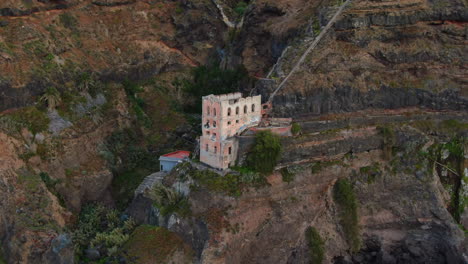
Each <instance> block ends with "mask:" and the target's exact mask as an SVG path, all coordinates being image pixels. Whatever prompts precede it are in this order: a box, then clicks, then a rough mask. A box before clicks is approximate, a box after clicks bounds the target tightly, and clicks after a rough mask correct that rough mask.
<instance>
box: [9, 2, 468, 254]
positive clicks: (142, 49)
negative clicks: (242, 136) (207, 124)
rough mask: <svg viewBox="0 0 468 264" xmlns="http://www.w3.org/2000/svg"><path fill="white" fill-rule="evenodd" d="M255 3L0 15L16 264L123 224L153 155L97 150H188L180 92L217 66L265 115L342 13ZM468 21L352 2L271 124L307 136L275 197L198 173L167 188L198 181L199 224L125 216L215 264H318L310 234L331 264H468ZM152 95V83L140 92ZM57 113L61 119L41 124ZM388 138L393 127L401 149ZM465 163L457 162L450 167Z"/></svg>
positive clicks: (37, 9) (64, 5) (147, 207)
mask: <svg viewBox="0 0 468 264" xmlns="http://www.w3.org/2000/svg"><path fill="white" fill-rule="evenodd" d="M247 2H248V1H246V2H245V3H246V4H245V5H243V4H241V5H239V3H238V2H237V1H230V0H224V1H221V0H219V1H215V0H213V1H202V0H200V1H198V0H195V1H149V0H143V1H132V0H130V1H127V0H102V1H96V0H70V1H47V0H37V1H36V0H21V1H20V0H7V1H2V2H1V3H0V112H1V113H2V114H1V115H0V226H1V228H0V242H1V243H0V244H1V246H2V248H3V258H5V259H6V261H7V263H73V262H74V258H73V255H74V254H75V253H76V252H73V243H72V240H71V237H70V233H69V229H68V228H70V227H72V226H73V224H74V223H76V217H77V213H78V212H79V211H80V209H81V207H82V205H83V204H85V203H87V202H93V201H99V202H102V203H105V204H107V205H109V206H114V205H115V204H114V202H115V200H114V199H113V198H115V197H113V195H114V196H115V193H111V192H112V191H115V190H114V189H113V186H111V185H112V183H111V182H114V181H115V177H116V173H115V170H116V167H119V166H122V165H125V164H123V163H126V162H128V163H132V162H133V163H135V159H141V156H139V155H140V154H141V153H139V152H138V151H136V150H138V149H139V148H141V146H140V145H142V144H143V143H141V142H138V143H135V142H132V144H134V145H132V146H131V147H130V148H125V147H124V146H123V145H124V143H123V142H121V141H118V140H120V139H121V138H119V137H116V138H117V141H115V142H112V143H115V149H118V150H119V151H120V152H127V151H128V152H129V153H130V154H134V155H133V156H131V157H130V158H128V159H123V158H122V156H123V155H114V156H112V157H111V159H109V157H108V156H109V155H108V154H109V153H108V152H106V149H104V148H103V146H105V145H106V144H108V141H107V140H108V138H109V136H110V135H113V134H114V133H115V131H118V130H120V129H123V128H128V127H131V128H136V127H138V129H140V130H141V131H140V132H141V135H144V136H146V137H145V138H144V140H146V141H148V142H151V143H150V148H149V150H146V153H152V155H156V154H155V153H158V151H161V150H170V149H173V148H175V147H178V146H181V145H183V144H181V143H180V142H186V141H187V142H189V145H190V144H191V143H192V142H193V141H194V137H195V136H194V135H195V134H196V132H194V131H195V130H193V129H192V128H191V127H190V125H187V123H185V124H184V122H183V121H181V119H183V118H181V117H180V114H178V113H174V110H173V109H172V105H173V104H174V102H176V103H178V104H179V107H180V105H181V104H183V103H184V102H185V101H184V100H185V99H186V98H184V95H183V93H182V91H181V90H180V87H173V86H177V85H174V82H173V81H174V80H177V79H180V78H181V76H182V77H183V76H186V74H187V72H188V71H189V70H190V69H191V68H192V67H194V66H197V65H203V64H206V63H207V62H209V61H211V60H219V61H221V66H222V67H227V68H230V67H234V66H236V65H243V66H245V67H246V69H247V70H248V72H249V73H250V75H252V76H256V77H268V78H270V80H262V79H260V80H259V82H258V85H257V89H256V91H254V92H258V93H261V94H262V95H264V98H267V97H268V96H269V95H270V94H271V92H272V91H273V90H274V89H275V88H276V87H277V85H278V83H279V82H280V81H281V80H283V78H284V77H285V76H286V75H287V74H288V73H289V71H290V70H291V69H292V67H293V65H294V63H295V62H296V61H297V59H298V58H299V57H300V56H301V54H303V52H304V51H305V50H306V49H307V47H308V46H309V45H310V44H311V43H312V42H313V41H314V39H315V38H316V37H317V36H318V35H319V33H320V32H321V30H323V28H324V26H325V25H326V24H327V23H328V21H329V20H330V18H331V17H332V15H333V14H334V12H335V11H336V10H337V8H338V6H339V5H340V4H341V3H342V1H316V0H286V1H272V0H258V1H253V2H251V3H247ZM247 4H248V6H247ZM243 6H247V7H246V8H242V7H243ZM466 7H467V6H466V1H462V0H454V1H439V0H405V1H393V0H383V1H365V0H359V1H358V0H356V1H352V2H351V5H350V6H348V7H347V8H346V9H345V11H344V13H343V14H342V15H341V16H339V17H338V20H337V22H336V24H334V26H333V27H332V28H331V30H330V31H329V32H328V33H327V34H326V35H325V36H324V38H323V39H322V40H321V41H320V42H319V44H318V46H317V47H316V48H315V49H314V50H313V52H311V53H310V54H309V56H307V58H306V60H305V62H304V63H303V64H302V65H301V66H300V67H299V70H298V71H297V72H295V73H294V74H293V75H292V76H291V78H290V79H289V81H288V82H287V83H286V84H285V86H284V87H283V88H282V89H281V90H279V91H278V94H277V95H276V96H275V98H274V100H273V105H274V108H273V113H272V114H273V115H277V116H282V117H284V116H289V117H293V118H294V120H295V122H298V123H300V125H301V127H302V134H301V135H298V136H296V137H292V138H286V139H283V141H282V143H283V153H282V156H281V160H280V163H279V164H278V168H277V171H275V172H274V173H273V174H272V175H270V176H268V177H267V179H268V185H267V186H250V185H249V186H250V187H247V186H241V188H240V189H241V190H242V193H241V194H240V193H238V192H237V191H238V190H233V189H229V188H228V189H229V190H228V192H225V191H224V190H223V188H226V186H221V187H220V186H218V185H216V184H217V183H216V181H214V182H215V183H213V182H210V181H208V183H207V180H206V179H205V178H203V177H201V176H200V175H198V177H199V178H198V179H190V177H192V176H193V175H192V174H193V173H195V172H196V171H199V169H200V168H198V169H196V168H191V170H190V172H191V173H192V174H190V173H188V172H187V171H178V172H177V173H178V174H174V175H169V176H168V177H167V179H166V180H165V181H164V183H165V184H166V185H168V186H173V187H177V185H174V183H180V178H178V177H179V176H183V177H182V178H184V177H185V176H187V177H188V179H189V180H186V182H185V183H182V186H183V187H184V188H183V190H184V192H188V191H189V190H190V189H191V191H190V195H189V201H190V204H191V208H192V215H191V216H189V217H185V218H183V217H180V216H179V215H177V214H170V215H165V216H163V215H162V214H161V212H160V211H159V209H158V208H156V207H155V206H154V201H153V200H152V199H151V197H148V196H147V195H140V196H137V197H136V199H135V200H134V202H133V204H132V205H131V206H130V207H129V208H128V209H127V212H128V214H130V215H131V216H133V217H134V218H135V219H136V220H137V221H138V223H146V224H152V225H160V226H164V227H167V228H168V229H170V230H171V231H173V232H175V233H177V234H178V235H179V236H180V237H181V238H182V239H183V240H184V242H185V243H186V244H188V245H191V247H192V249H193V251H194V252H195V261H198V262H203V263H307V262H309V260H310V258H311V254H310V249H309V244H308V242H307V239H306V236H305V230H306V229H307V228H308V227H309V226H313V227H315V228H316V229H317V230H318V233H319V234H320V236H321V237H322V238H323V239H324V240H325V245H324V252H325V262H326V263H375V262H384V263H463V262H464V261H465V262H466V259H464V256H463V252H464V249H463V239H464V234H463V232H462V231H461V230H460V228H459V227H457V225H456V224H457V223H461V224H463V223H465V228H467V226H466V223H467V219H468V213H467V212H468V211H467V210H464V209H465V207H466V204H467V203H466V201H468V198H467V197H466V194H467V192H468V191H467V190H468V188H467V186H466V166H467V162H466V153H467V151H466V142H465V141H463V142H461V143H460V142H459V141H454V138H457V137H456V136H458V138H462V139H463V138H466V121H467V117H466V111H467V108H468V101H467V99H466V97H467V95H468V91H467V85H466V84H467V80H466V66H465V63H464V58H465V57H467V50H466V47H465V46H466V39H467V36H466V34H467V30H466V29H467V26H466V21H467V20H468V15H467V11H466V10H467V8H466ZM221 11H222V12H221ZM223 14H224V15H225V16H223ZM127 80H128V82H127ZM141 80H149V81H148V82H147V83H145V85H143V86H142V87H135V86H134V85H132V83H131V81H141ZM121 83H124V85H123V86H122V85H121ZM51 87H54V89H55V90H54V89H51ZM57 92H58V93H59V94H60V95H61V96H62V97H61V99H57V97H56V94H57ZM174 98H175V99H174ZM54 100H55V101H56V100H61V102H60V107H55V108H56V109H55V110H54V107H50V108H51V109H46V106H50V105H51V104H52V103H53V102H54ZM410 106H411V107H414V109H410V110H408V109H401V108H406V107H410ZM143 108H144V110H145V111H142V109H143ZM416 108H418V109H416ZM421 108H423V109H426V110H427V109H431V111H425V110H421ZM375 109H383V111H376V110H375ZM388 109H393V110H391V111H389V110H388ZM361 110H364V111H361ZM433 110H436V111H433ZM178 111H179V110H178ZM344 113H346V114H344ZM311 114H312V115H313V116H315V117H314V118H312V117H311ZM325 114H329V115H325ZM427 120H434V121H436V122H435V123H433V122H429V121H427ZM453 120H457V121H458V122H454V121H453ZM149 123H151V125H152V127H150V125H148V124H149ZM181 124H184V125H183V126H181ZM392 124H393V125H392ZM187 126H188V128H187ZM386 126H390V127H391V126H394V127H393V128H391V131H393V132H392V133H391V134H392V136H391V138H389V135H388V132H389V131H390V130H386V128H385V127H386ZM382 129H383V130H382ZM386 133H387V134H386ZM138 136H140V134H139V135H138ZM139 144H140V145H139ZM184 144H187V143H184ZM463 144H464V145H463ZM184 146H187V145H184ZM460 146H462V147H461V148H462V149H463V148H464V151H462V152H461V153H464V154H463V158H461V157H460V156H457V155H458V154H457V155H455V154H450V153H451V152H450V151H455V152H456V153H460V152H459V149H460ZM107 147H109V146H107ZM145 147H146V146H145ZM457 151H458V152H457ZM455 152H454V153H455ZM112 154H115V153H112ZM106 155H107V156H106ZM454 155H455V156H454ZM106 157H107V158H106ZM111 160H112V161H111ZM135 164H136V165H135ZM135 164H133V165H134V167H137V168H133V169H135V170H138V169H141V168H139V166H140V164H139V163H135ZM194 166H195V165H194ZM286 172H287V174H286V176H288V177H293V180H292V181H290V182H288V183H287V182H285V181H283V177H284V176H285V175H283V174H284V173H286ZM130 176H131V177H134V175H133V174H130ZM127 177H128V175H127ZM200 177H201V178H200ZM200 179H202V180H200ZM228 179H229V178H228ZM339 179H347V180H348V181H349V182H350V183H351V184H352V186H353V190H354V194H355V196H356V198H357V203H358V209H357V215H358V216H359V223H358V227H359V237H358V238H357V239H358V240H360V241H361V246H360V247H359V250H355V251H352V250H350V249H351V248H352V245H350V242H349V239H348V237H347V235H346V232H345V229H346V228H345V227H344V226H343V224H342V222H341V221H340V220H339V219H340V213H341V211H340V210H341V209H340V206H339V205H338V204H337V203H336V201H335V199H334V197H333V196H334V185H335V183H336V182H337V181H338V180H339ZM203 180H204V182H203ZM288 181H289V180H288ZM118 183H119V184H120V185H121V186H120V187H122V186H123V185H125V186H126V185H129V183H128V182H125V181H123V182H118ZM231 184H235V183H232V182H231V183H229V184H227V186H228V187H229V186H231ZM190 185H193V186H192V187H194V188H190ZM236 186H237V185H236ZM114 187H115V186H114ZM179 187H180V185H179ZM255 187H256V188H255ZM115 189H118V188H115ZM228 194H230V195H228ZM130 196H131V195H130ZM463 211H464V212H463ZM465 250H466V245H465ZM465 254H466V252H465ZM0 262H2V251H1V250H0Z"/></svg>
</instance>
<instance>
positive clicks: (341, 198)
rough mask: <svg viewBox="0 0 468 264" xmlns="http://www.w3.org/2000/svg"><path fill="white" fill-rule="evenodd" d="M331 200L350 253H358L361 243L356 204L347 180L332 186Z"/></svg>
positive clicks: (340, 180)
mask: <svg viewBox="0 0 468 264" xmlns="http://www.w3.org/2000/svg"><path fill="white" fill-rule="evenodd" d="M333 199H334V200H335V202H336V203H337V204H338V209H339V218H340V219H339V220H340V224H341V226H342V227H343V231H344V234H345V237H346V240H347V242H348V245H349V246H350V248H351V251H352V252H357V251H359V249H360V247H361V241H360V237H359V226H358V214H357V208H358V202H357V199H356V195H355V194H354V190H353V187H352V185H351V183H350V182H349V181H348V180H347V179H339V180H338V181H337V182H336V183H335V186H334V190H333Z"/></svg>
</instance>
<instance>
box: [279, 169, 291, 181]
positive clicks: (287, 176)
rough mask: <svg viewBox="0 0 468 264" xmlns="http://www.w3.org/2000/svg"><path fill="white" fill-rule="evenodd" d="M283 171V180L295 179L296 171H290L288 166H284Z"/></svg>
mask: <svg viewBox="0 0 468 264" xmlns="http://www.w3.org/2000/svg"><path fill="white" fill-rule="evenodd" d="M280 172H281V178H282V179H283V182H287V183H290V182H292V181H294V176H295V175H294V173H293V172H291V171H289V169H288V168H287V167H285V168H282V169H281V170H280Z"/></svg>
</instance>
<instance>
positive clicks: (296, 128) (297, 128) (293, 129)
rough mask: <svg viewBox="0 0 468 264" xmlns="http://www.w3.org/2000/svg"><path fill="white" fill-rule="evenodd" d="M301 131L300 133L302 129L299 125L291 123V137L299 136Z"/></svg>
mask: <svg viewBox="0 0 468 264" xmlns="http://www.w3.org/2000/svg"><path fill="white" fill-rule="evenodd" d="M301 131H302V128H301V125H300V124H299V123H296V122H294V123H292V126H291V133H292V134H293V135H295V136H296V135H299V134H300V133H301Z"/></svg>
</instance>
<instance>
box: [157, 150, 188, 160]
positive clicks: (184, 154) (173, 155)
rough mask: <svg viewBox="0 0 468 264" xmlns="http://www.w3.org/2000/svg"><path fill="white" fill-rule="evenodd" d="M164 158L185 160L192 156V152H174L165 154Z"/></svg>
mask: <svg viewBox="0 0 468 264" xmlns="http://www.w3.org/2000/svg"><path fill="white" fill-rule="evenodd" d="M162 156H163V157H169V158H177V159H183V158H187V157H189V156H190V151H185V150H178V151H174V152H171V153H167V154H164V155H162Z"/></svg>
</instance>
